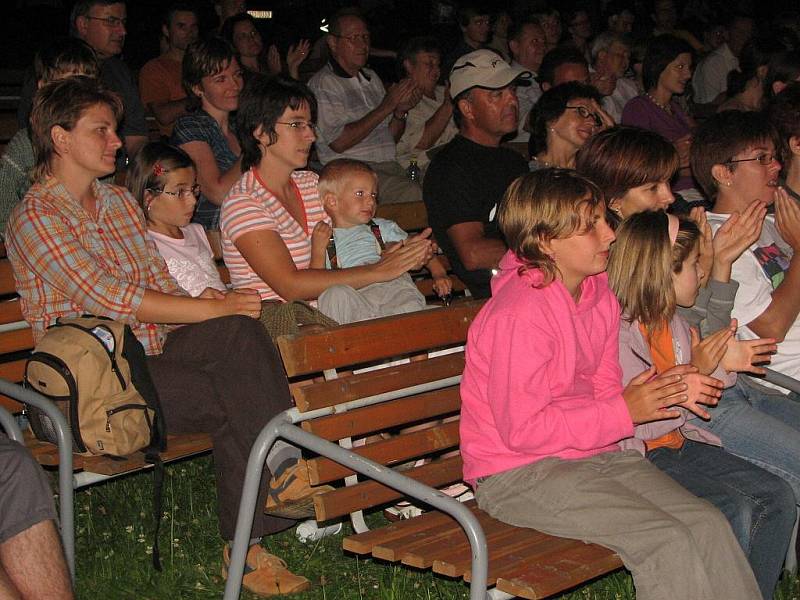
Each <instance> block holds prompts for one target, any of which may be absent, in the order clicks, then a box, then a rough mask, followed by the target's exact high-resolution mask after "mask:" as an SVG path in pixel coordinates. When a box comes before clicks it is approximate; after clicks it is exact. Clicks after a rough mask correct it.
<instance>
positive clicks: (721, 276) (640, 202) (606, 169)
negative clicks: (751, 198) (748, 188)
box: [576, 125, 766, 334]
mask: <svg viewBox="0 0 800 600" xmlns="http://www.w3.org/2000/svg"><path fill="white" fill-rule="evenodd" d="M576 169H577V171H578V172H579V173H581V174H582V175H584V176H585V177H588V178H589V179H591V180H592V181H596V182H598V186H599V187H600V189H602V190H603V193H604V194H605V197H606V202H607V204H608V208H609V213H610V216H609V218H610V220H612V221H613V222H615V224H616V225H618V224H619V223H620V221H622V220H623V219H626V218H628V217H630V216H632V215H634V214H638V213H642V212H649V211H666V210H667V209H670V208H672V209H674V205H673V200H674V196H673V195H672V191H671V190H670V187H669V182H670V180H671V179H672V177H673V175H674V174H675V172H676V171H677V169H678V153H677V152H676V151H675V148H674V146H673V145H672V144H670V143H669V142H668V141H667V140H665V139H664V138H663V137H662V136H660V135H659V134H657V133H655V132H653V131H648V130H646V129H641V128H639V127H626V126H624V125H620V126H617V127H613V128H612V129H608V130H606V131H602V132H600V133H598V134H597V135H596V136H594V137H593V138H592V139H591V140H589V141H588V142H587V143H586V145H584V146H583V148H581V149H580V151H579V152H578V155H577V160H576ZM765 213H766V209H765V208H764V207H763V205H761V204H760V203H758V202H754V203H753V204H752V205H751V206H750V207H748V209H747V210H746V211H744V212H743V213H742V214H741V215H739V216H737V218H736V219H733V220H731V221H730V222H729V223H728V225H726V226H725V227H724V228H721V229H720V230H719V231H717V234H716V235H715V236H713V237H712V236H711V231H710V228H709V227H708V224H707V222H706V218H705V213H704V211H703V210H700V209H694V210H693V211H692V218H693V220H694V221H695V222H696V223H697V226H698V227H699V229H700V232H701V234H702V243H701V244H700V265H701V267H702V271H703V273H704V275H703V277H702V278H701V282H702V288H701V290H700V294H699V296H698V298H697V301H696V302H695V308H693V309H679V312H681V315H682V316H683V317H684V318H686V319H687V320H688V321H689V322H690V324H691V325H693V326H696V327H699V328H700V330H701V332H702V333H703V334H707V333H713V332H714V331H717V330H718V329H721V328H724V327H729V325H730V321H731V309H732V308H733V298H734V296H735V295H736V290H737V289H738V283H737V282H735V281H731V277H730V275H731V265H732V264H733V262H734V261H735V260H736V259H737V258H739V256H740V255H741V253H742V252H744V250H746V249H747V247H748V246H749V245H750V244H752V243H753V242H754V241H755V240H756V239H758V235H759V232H760V231H761V221H762V220H763V218H764V214H765Z"/></svg>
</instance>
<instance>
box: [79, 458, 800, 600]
mask: <svg viewBox="0 0 800 600" xmlns="http://www.w3.org/2000/svg"><path fill="white" fill-rule="evenodd" d="M151 482H152V477H151V475H150V474H148V473H139V474H136V475H132V476H129V477H125V478H121V479H116V480H113V481H110V482H107V483H104V484H100V485H95V486H93V487H91V488H87V489H84V490H82V491H80V492H78V493H77V494H76V498H75V500H76V502H75V511H76V515H75V517H76V519H75V520H76V527H77V543H76V555H77V591H78V598H81V599H87V600H88V599H95V598H112V599H114V600H117V599H128V598H130V599H134V598H135V599H137V600H138V599H156V598H164V599H170V600H173V599H176V598H220V597H221V596H222V593H223V590H224V586H225V582H224V581H223V579H222V577H221V573H220V571H221V568H222V541H221V540H220V538H219V536H218V534H217V519H216V513H215V507H216V490H215V487H214V476H213V469H212V467H211V459H210V457H203V458H199V459H195V460H190V461H185V462H182V463H178V464H173V465H170V466H169V467H167V474H166V477H165V483H164V509H165V515H164V518H163V521H162V523H161V536H160V538H159V539H160V544H161V561H162V564H163V567H164V569H163V571H162V572H161V573H158V572H156V571H155V570H154V569H153V568H152V565H151V552H152V548H151V544H152V539H151V533H150V523H151V520H152V517H151V502H152V500H151V495H152V483H151ZM381 520H382V516H380V515H372V516H371V517H370V518H369V521H370V522H373V523H374V522H380V521H381ZM349 532H350V530H349V529H348V528H345V533H349ZM342 535H343V534H340V535H337V536H332V537H329V538H326V539H324V540H321V541H320V542H316V543H311V544H308V545H305V544H302V543H300V542H299V541H298V540H297V539H296V538H295V536H294V530H293V529H290V530H288V531H286V532H284V533H282V534H280V535H276V536H271V537H270V538H268V539H266V540H265V545H266V547H267V548H268V550H269V551H270V552H273V553H274V554H277V555H279V556H281V557H282V558H284V559H285V560H286V561H287V562H288V563H289V566H290V568H291V569H292V570H294V571H295V572H297V573H301V574H303V575H305V576H306V577H309V578H310V579H311V580H312V581H313V583H314V587H313V589H312V590H311V591H309V592H307V593H304V594H298V595H296V596H292V598H293V599H297V600H311V599H312V598H313V599H315V600H365V599H376V600H456V599H462V598H468V588H467V586H466V585H465V584H463V583H461V582H459V581H452V580H448V579H444V578H441V577H438V576H434V575H432V574H431V573H430V572H415V571H411V570H409V569H406V568H404V567H398V566H395V565H389V564H385V563H381V562H379V561H373V560H369V559H363V558H357V557H354V556H349V555H345V554H344V553H343V551H342V549H341V538H342ZM242 597H243V598H254V596H251V595H249V594H246V593H244V594H242ZM634 597H635V595H634V592H633V584H632V581H631V578H630V577H629V576H628V575H627V574H626V573H624V572H618V573H614V574H612V575H610V576H608V577H605V578H603V579H600V580H598V581H596V582H594V583H593V584H591V585H588V586H584V587H582V588H580V589H578V590H576V591H574V592H572V593H569V594H566V595H564V596H562V600H627V599H633V598H634ZM776 598H778V599H779V600H800V590H799V589H798V580H797V579H792V578H788V577H785V578H784V580H783V581H782V582H781V589H780V590H779V592H778V594H776Z"/></svg>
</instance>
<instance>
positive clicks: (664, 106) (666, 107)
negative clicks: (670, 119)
mask: <svg viewBox="0 0 800 600" xmlns="http://www.w3.org/2000/svg"><path fill="white" fill-rule="evenodd" d="M644 95H645V96H647V97H648V98H649V99H650V102H652V103H653V104H655V105H656V106H657V107H658V108H660V109H661V110H663V111H664V112H665V113H667V114H668V115H671V114H672V107H671V106H670V105H669V104H661V102H659V101H658V100H656V99H655V98H653V96H651V95H650V92H645V93H644Z"/></svg>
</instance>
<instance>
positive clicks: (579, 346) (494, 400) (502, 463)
mask: <svg viewBox="0 0 800 600" xmlns="http://www.w3.org/2000/svg"><path fill="white" fill-rule="evenodd" d="M520 265H521V263H520V262H519V260H518V259H517V258H516V256H515V255H514V254H513V253H511V252H508V253H507V254H506V255H505V256H504V257H503V259H502V260H501V261H500V269H501V272H500V273H499V274H498V275H496V276H495V277H494V278H493V279H492V298H491V300H489V301H488V302H487V303H486V305H485V306H484V307H483V309H482V310H481V312H480V313H479V314H478V316H477V317H476V319H475V321H474V322H473V324H472V326H471V327H470V329H469V335H468V341H467V351H466V367H465V369H464V376H463V379H462V381H461V398H462V408H461V425H460V428H461V455H462V458H463V461H464V480H465V481H468V482H470V483H474V481H475V480H476V479H477V478H478V477H484V476H487V475H493V474H495V473H500V472H502V471H507V470H509V469H514V468H516V467H520V466H523V465H526V464H530V463H533V462H536V461H538V460H541V459H543V458H547V457H550V456H557V457H560V458H564V459H577V458H584V457H587V456H592V455H594V454H599V453H601V452H613V451H616V450H619V446H617V442H619V441H620V440H621V439H623V438H626V437H630V436H631V435H633V422H632V421H631V417H630V414H629V413H628V408H627V406H626V404H625V401H624V400H623V398H622V371H621V369H620V366H619V360H618V352H619V345H618V344H619V342H618V337H619V320H620V317H619V315H620V308H619V304H618V303H617V299H616V298H615V297H614V294H613V293H612V292H611V290H610V289H609V287H608V280H607V277H606V275H605V274H604V273H603V274H600V275H595V276H592V277H588V278H586V279H585V280H584V282H583V284H582V288H581V298H580V302H579V303H578V304H577V305H576V304H575V301H574V300H573V299H572V296H570V294H569V292H568V291H567V289H566V288H565V287H564V285H563V284H562V283H561V282H560V281H554V282H553V283H551V284H550V285H548V286H546V287H543V288H534V287H533V284H534V283H537V282H540V281H541V280H542V273H541V272H540V271H538V270H529V271H527V272H525V273H524V274H523V275H519V273H518V268H519V267H520Z"/></svg>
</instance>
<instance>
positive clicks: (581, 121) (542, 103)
mask: <svg viewBox="0 0 800 600" xmlns="http://www.w3.org/2000/svg"><path fill="white" fill-rule="evenodd" d="M601 100H602V96H601V95H600V92H598V91H597V90H596V89H595V88H594V87H592V86H590V85H586V84H583V83H579V82H577V81H570V82H568V83H562V84H561V85H557V86H555V87H553V88H550V89H549V90H547V91H546V92H545V93H544V94H542V97H541V98H539V101H538V102H537V103H536V104H535V105H534V106H533V109H531V113H530V116H529V117H528V118H529V119H530V125H529V129H530V132H531V137H530V138H529V140H528V153H529V155H530V159H531V162H530V169H531V171H538V170H539V169H545V168H548V167H561V168H565V169H572V168H573V167H574V166H575V153H576V152H577V151H578V149H579V148H580V147H581V146H583V144H585V143H586V140H588V139H589V138H590V137H592V136H593V135H594V134H595V133H596V132H598V131H601V130H602V129H604V128H606V127H611V126H612V125H613V124H614V121H613V120H612V119H611V117H609V116H608V114H607V113H606V112H605V111H604V110H603V109H602V108H601V107H600V101H601Z"/></svg>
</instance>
